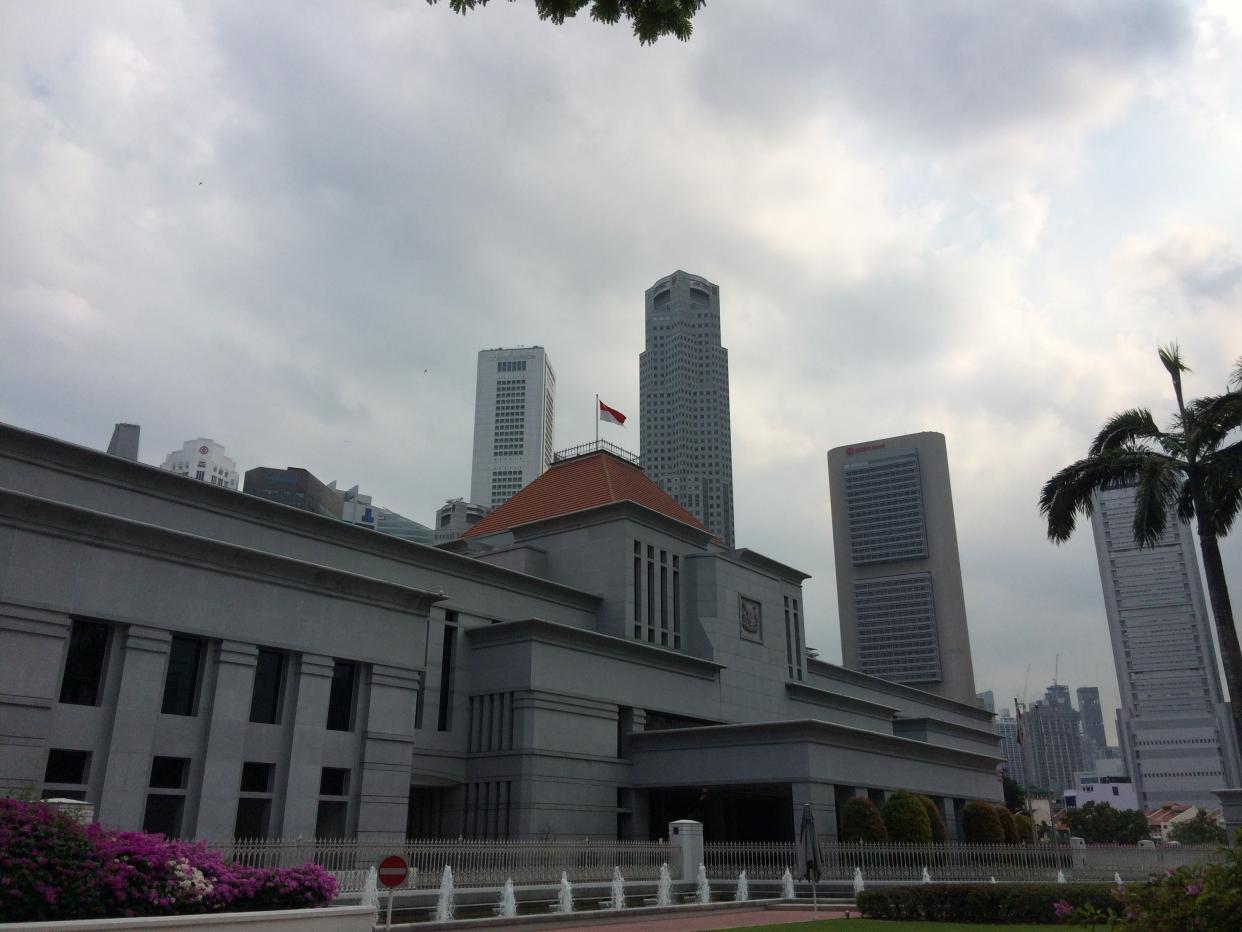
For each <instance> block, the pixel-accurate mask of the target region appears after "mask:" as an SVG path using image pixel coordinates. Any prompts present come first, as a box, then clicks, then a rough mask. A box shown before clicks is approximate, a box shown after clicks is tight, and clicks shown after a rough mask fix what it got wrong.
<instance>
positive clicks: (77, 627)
mask: <svg viewBox="0 0 1242 932" xmlns="http://www.w3.org/2000/svg"><path fill="white" fill-rule="evenodd" d="M107 649H108V626H107V625H101V624H99V622H96V621H75V622H74V623H73V628H72V630H71V631H70V632H69V654H68V656H66V658H65V676H64V679H63V680H62V681H61V684H60V701H61V702H64V703H67V704H69V705H99V687H100V686H101V685H102V683H103V669H104V656H105V654H106V653H107Z"/></svg>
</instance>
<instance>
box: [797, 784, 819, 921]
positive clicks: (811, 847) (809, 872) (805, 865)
mask: <svg viewBox="0 0 1242 932" xmlns="http://www.w3.org/2000/svg"><path fill="white" fill-rule="evenodd" d="M798 847H799V849H800V850H801V853H802V878H803V879H804V880H809V881H810V882H811V904H812V906H813V907H814V908H815V912H819V898H818V896H817V895H816V891H815V885H816V884H817V883H819V878H820V877H821V876H823V873H824V862H823V860H822V859H821V858H820V854H819V836H817V835H816V834H815V814H814V813H812V812H811V804H810V803H803V804H802V827H801V828H800V829H799V830H798Z"/></svg>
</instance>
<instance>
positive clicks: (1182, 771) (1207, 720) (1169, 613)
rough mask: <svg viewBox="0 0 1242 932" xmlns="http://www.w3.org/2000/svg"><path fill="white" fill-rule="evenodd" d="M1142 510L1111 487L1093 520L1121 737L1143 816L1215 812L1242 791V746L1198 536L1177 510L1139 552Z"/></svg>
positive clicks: (1130, 492) (1131, 495) (1127, 492)
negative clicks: (1226, 689)
mask: <svg viewBox="0 0 1242 932" xmlns="http://www.w3.org/2000/svg"><path fill="white" fill-rule="evenodd" d="M1134 510H1135V490H1134V489H1133V488H1120V489H1110V490H1106V491H1103V492H1100V493H1099V494H1098V495H1097V496H1096V507H1095V512H1094V514H1093V515H1092V516H1091V526H1092V529H1093V530H1094V532H1095V553H1096V557H1097V559H1098V561H1099V565H1100V582H1101V583H1102V585H1103V589H1104V607H1105V611H1106V612H1107V615H1108V633H1109V638H1110V640H1111V641H1112V646H1113V660H1114V662H1115V663H1116V665H1117V681H1118V685H1119V686H1120V688H1121V709H1120V710H1119V711H1118V715H1117V738H1118V740H1119V741H1120V743H1121V751H1122V755H1123V756H1124V757H1125V760H1126V767H1127V768H1128V769H1129V772H1130V778H1131V779H1132V780H1133V781H1134V787H1135V789H1136V791H1137V792H1138V797H1139V803H1140V804H1141V805H1142V806H1143V807H1144V808H1145V809H1152V808H1155V807H1157V806H1159V805H1161V804H1163V803H1167V802H1178V803H1196V804H1206V805H1209V806H1216V805H1218V803H1217V802H1216V797H1215V796H1214V795H1213V793H1212V790H1214V789H1218V788H1220V787H1222V786H1236V785H1237V784H1238V780H1239V773H1238V769H1239V765H1238V749H1237V747H1236V743H1235V741H1234V735H1233V728H1232V722H1231V719H1230V716H1229V708H1228V706H1227V705H1226V704H1225V702H1224V701H1223V699H1222V695H1221V687H1220V678H1219V674H1218V673H1217V667H1216V651H1215V649H1214V647H1213V645H1212V634H1211V631H1210V630H1209V628H1208V614H1207V607H1206V605H1205V603H1204V599H1203V589H1202V585H1201V583H1200V581H1199V561H1198V559H1197V557H1196V556H1195V545H1194V539H1193V535H1192V533H1191V529H1190V526H1189V525H1187V524H1183V523H1182V522H1181V521H1179V520H1178V519H1177V514H1176V512H1175V511H1174V510H1173V509H1170V510H1169V515H1168V521H1167V524H1166V526H1165V531H1164V534H1163V535H1161V537H1160V540H1159V542H1158V543H1157V544H1156V546H1154V547H1143V548H1140V547H1139V546H1138V544H1137V543H1135V540H1134V531H1133V525H1134Z"/></svg>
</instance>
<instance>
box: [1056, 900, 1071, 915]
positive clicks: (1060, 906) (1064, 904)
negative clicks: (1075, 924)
mask: <svg viewBox="0 0 1242 932" xmlns="http://www.w3.org/2000/svg"><path fill="white" fill-rule="evenodd" d="M1052 911H1053V912H1054V913H1056V915H1057V918H1058V919H1068V918H1069V917H1070V916H1072V915H1074V907H1072V906H1070V904H1069V900H1057V901H1056V902H1055V903H1053V904H1052Z"/></svg>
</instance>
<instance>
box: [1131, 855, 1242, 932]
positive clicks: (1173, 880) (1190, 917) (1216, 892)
mask: <svg viewBox="0 0 1242 932" xmlns="http://www.w3.org/2000/svg"><path fill="white" fill-rule="evenodd" d="M1121 906H1122V910H1121V923H1120V926H1121V928H1124V929H1135V930H1139V932H1164V930H1166V929H1196V930H1199V932H1237V930H1238V929H1242V848H1231V849H1229V851H1228V852H1227V853H1226V855H1225V857H1224V859H1223V860H1221V861H1218V862H1216V863H1213V864H1207V865H1203V864H1200V865H1195V866H1193V867H1182V868H1179V869H1178V870H1175V871H1168V872H1167V873H1165V874H1164V875H1163V876H1160V877H1156V878H1153V879H1152V880H1149V881H1148V882H1147V883H1134V884H1128V885H1127V886H1126V890H1125V896H1124V899H1123V901H1122V904H1121Z"/></svg>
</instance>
